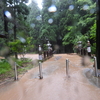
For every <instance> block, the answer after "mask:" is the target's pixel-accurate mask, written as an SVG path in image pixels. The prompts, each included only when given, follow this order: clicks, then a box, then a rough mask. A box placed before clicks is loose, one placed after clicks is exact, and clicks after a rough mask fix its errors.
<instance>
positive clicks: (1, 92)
mask: <svg viewBox="0 0 100 100" xmlns="http://www.w3.org/2000/svg"><path fill="white" fill-rule="evenodd" d="M67 58H68V59H69V76H70V77H69V78H68V77H67V76H66V59H67ZM42 69H43V79H39V68H38V67H35V68H33V69H31V70H29V71H28V72H27V73H26V74H25V75H24V76H23V77H21V78H19V80H18V81H16V82H9V83H8V84H4V85H1V86H0V100H100V88H98V87H97V86H95V85H94V84H92V83H91V82H90V81H89V80H88V79H87V78H86V77H85V75H84V70H85V72H86V70H88V69H93V67H92V64H91V63H88V66H85V67H84V66H82V65H81V57H80V56H78V55H76V54H57V55H54V56H53V57H52V58H50V59H49V60H47V61H45V62H44V63H43V64H42ZM99 84H100V83H99Z"/></svg>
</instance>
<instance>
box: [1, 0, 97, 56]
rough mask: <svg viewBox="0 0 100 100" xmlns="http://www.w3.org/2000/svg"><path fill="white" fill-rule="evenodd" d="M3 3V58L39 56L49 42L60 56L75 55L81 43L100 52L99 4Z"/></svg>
mask: <svg viewBox="0 0 100 100" xmlns="http://www.w3.org/2000/svg"><path fill="white" fill-rule="evenodd" d="M28 2H29V0H1V1H0V8H1V9H0V37H1V38H0V47H1V48H0V55H1V56H5V57H6V56H9V55H11V54H14V53H15V56H16V58H17V53H23V52H28V53H29V52H36V53H37V50H38V45H41V46H42V48H43V47H44V45H45V44H47V41H48V40H49V41H50V43H51V44H52V48H53V50H55V49H57V50H56V53H71V52H75V51H74V48H75V46H76V45H77V43H78V41H82V46H83V47H85V46H86V43H87V41H88V40H89V41H90V43H91V44H92V53H95V48H96V43H95V42H96V1H95V0H42V3H41V4H42V8H39V6H38V4H37V0H32V2H31V4H29V5H26V4H27V3H28Z"/></svg>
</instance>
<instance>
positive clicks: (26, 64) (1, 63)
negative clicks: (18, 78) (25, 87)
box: [0, 58, 33, 82]
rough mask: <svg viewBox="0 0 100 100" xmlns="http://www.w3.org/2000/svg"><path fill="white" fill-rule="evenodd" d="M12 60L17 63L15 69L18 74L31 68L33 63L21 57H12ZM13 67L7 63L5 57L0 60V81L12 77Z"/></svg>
mask: <svg viewBox="0 0 100 100" xmlns="http://www.w3.org/2000/svg"><path fill="white" fill-rule="evenodd" d="M13 61H14V62H16V63H17V64H18V66H17V70H18V75H20V74H23V73H25V72H27V71H28V70H29V69H31V68H33V63H32V60H31V59H28V58H22V59H14V60H13ZM14 76H15V73H14V68H12V66H11V65H10V64H9V62H8V61H7V60H6V59H1V60H0V82H2V81H4V80H5V79H8V78H14Z"/></svg>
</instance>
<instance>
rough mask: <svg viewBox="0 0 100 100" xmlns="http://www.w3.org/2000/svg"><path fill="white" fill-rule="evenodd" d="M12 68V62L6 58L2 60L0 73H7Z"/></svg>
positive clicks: (0, 61)
mask: <svg viewBox="0 0 100 100" xmlns="http://www.w3.org/2000/svg"><path fill="white" fill-rule="evenodd" d="M10 70H11V66H10V64H9V63H8V62H7V61H6V60H5V59H1V60H0V74H3V73H6V72H8V71H10Z"/></svg>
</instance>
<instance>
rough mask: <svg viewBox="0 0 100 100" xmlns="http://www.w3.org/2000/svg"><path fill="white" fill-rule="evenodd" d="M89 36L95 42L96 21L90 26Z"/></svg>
mask: <svg viewBox="0 0 100 100" xmlns="http://www.w3.org/2000/svg"><path fill="white" fill-rule="evenodd" d="M90 38H91V39H93V40H94V41H95V42H96V21H95V22H94V25H93V26H92V27H91V28H90Z"/></svg>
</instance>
